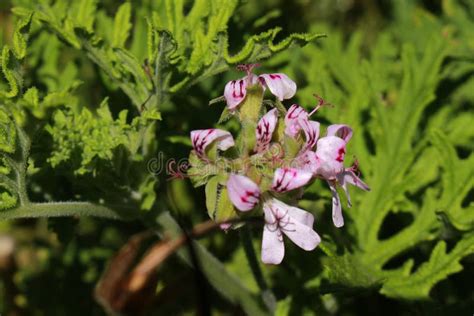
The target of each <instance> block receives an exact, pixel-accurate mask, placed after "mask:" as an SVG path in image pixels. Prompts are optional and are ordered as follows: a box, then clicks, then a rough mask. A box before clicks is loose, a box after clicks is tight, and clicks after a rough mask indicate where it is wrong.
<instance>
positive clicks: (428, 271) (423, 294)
mask: <svg viewBox="0 0 474 316" xmlns="http://www.w3.org/2000/svg"><path fill="white" fill-rule="evenodd" d="M472 253H474V235H473V234H470V235H467V236H466V237H464V238H463V239H461V240H460V241H459V242H458V243H457V244H456V246H455V247H454V248H453V249H452V250H451V251H450V252H448V253H447V252H446V243H445V242H444V241H440V242H438V243H437V244H436V246H435V248H434V249H433V252H432V253H431V256H430V259H429V260H428V261H427V262H426V263H424V264H422V265H421V266H420V267H419V268H418V269H417V270H416V271H415V272H414V273H412V274H410V275H409V276H406V277H400V278H393V279H390V280H388V281H387V282H386V283H384V285H383V287H382V290H381V291H382V293H383V294H385V295H387V296H390V297H394V298H404V299H426V298H428V296H429V292H430V290H431V288H432V287H433V286H434V285H435V284H436V283H437V282H439V281H440V280H443V279H445V278H446V277H447V276H449V275H451V274H453V273H456V272H459V271H461V270H462V265H461V264H460V262H459V261H460V260H461V259H462V258H464V257H465V256H467V255H469V254H472Z"/></svg>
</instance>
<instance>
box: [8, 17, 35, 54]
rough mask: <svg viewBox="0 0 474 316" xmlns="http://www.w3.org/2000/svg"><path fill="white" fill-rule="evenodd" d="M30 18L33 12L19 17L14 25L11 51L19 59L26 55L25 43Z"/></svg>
mask: <svg viewBox="0 0 474 316" xmlns="http://www.w3.org/2000/svg"><path fill="white" fill-rule="evenodd" d="M32 18H33V13H30V14H29V15H27V16H26V18H24V19H21V20H20V21H19V22H18V24H17V25H16V29H15V32H14V33H13V52H14V54H15V56H16V58H18V59H19V60H21V59H23V58H24V57H25V56H26V43H27V40H28V33H29V31H30V26H31V20H32Z"/></svg>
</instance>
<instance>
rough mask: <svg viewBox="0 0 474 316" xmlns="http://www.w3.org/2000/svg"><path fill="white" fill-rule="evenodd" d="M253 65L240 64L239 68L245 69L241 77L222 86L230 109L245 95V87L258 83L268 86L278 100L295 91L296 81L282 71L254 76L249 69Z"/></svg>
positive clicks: (287, 97) (263, 86)
mask: <svg viewBox="0 0 474 316" xmlns="http://www.w3.org/2000/svg"><path fill="white" fill-rule="evenodd" d="M254 67H255V65H242V66H241V67H240V69H242V70H245V71H247V75H246V76H245V77H243V78H242V79H238V80H232V81H229V82H228V83H227V84H226V86H225V88H224V98H225V100H226V102H227V106H228V107H229V109H230V110H234V109H236V108H237V107H238V106H239V105H240V104H241V103H242V101H243V100H244V99H245V96H246V95H247V87H248V86H252V85H255V84H260V85H261V86H262V88H263V89H266V88H268V89H269V90H270V92H271V93H272V94H273V95H275V96H276V97H277V98H278V99H279V100H280V101H283V100H285V99H290V98H292V97H293V96H294V95H295V93H296V83H295V82H294V81H293V80H291V79H290V78H288V76H287V75H285V74H282V73H275V74H263V75H259V76H256V75H254V74H253V73H252V72H251V71H252V69H253V68H254Z"/></svg>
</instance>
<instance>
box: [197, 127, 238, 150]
mask: <svg viewBox="0 0 474 316" xmlns="http://www.w3.org/2000/svg"><path fill="white" fill-rule="evenodd" d="M214 141H217V142H218V144H217V148H219V149H221V150H226V149H228V148H230V147H232V146H234V138H233V137H232V135H231V134H230V133H229V132H227V131H224V130H221V129H216V128H210V129H199V130H194V131H192V132H191V142H192V144H193V148H194V150H195V151H196V154H197V155H198V156H199V157H206V148H207V146H209V145H210V144H211V143H212V142H214Z"/></svg>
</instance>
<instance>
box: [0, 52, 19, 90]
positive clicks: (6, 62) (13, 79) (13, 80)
mask: <svg viewBox="0 0 474 316" xmlns="http://www.w3.org/2000/svg"><path fill="white" fill-rule="evenodd" d="M1 57H2V60H1V61H2V64H1V66H2V72H3V75H4V77H5V79H6V80H7V82H8V84H9V86H10V91H8V92H6V93H5V92H3V91H0V93H1V94H4V95H5V96H6V97H7V98H13V97H15V96H16V95H17V94H18V92H19V87H20V86H21V81H20V79H19V78H18V76H16V75H15V71H14V70H13V69H12V67H13V66H12V61H11V55H10V49H9V48H8V46H6V45H5V46H4V47H3V50H2V56H1Z"/></svg>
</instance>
